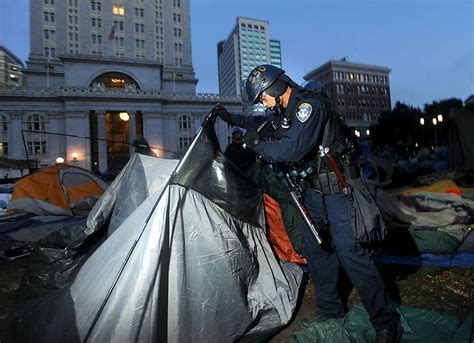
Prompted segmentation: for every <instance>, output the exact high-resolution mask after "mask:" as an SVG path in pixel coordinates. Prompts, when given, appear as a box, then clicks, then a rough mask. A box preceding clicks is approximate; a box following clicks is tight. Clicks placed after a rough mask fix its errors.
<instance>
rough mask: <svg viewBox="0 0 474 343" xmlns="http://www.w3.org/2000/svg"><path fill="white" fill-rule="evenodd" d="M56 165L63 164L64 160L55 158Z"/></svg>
mask: <svg viewBox="0 0 474 343" xmlns="http://www.w3.org/2000/svg"><path fill="white" fill-rule="evenodd" d="M56 163H57V164H61V163H64V158H62V157H61V156H59V157H58V158H56Z"/></svg>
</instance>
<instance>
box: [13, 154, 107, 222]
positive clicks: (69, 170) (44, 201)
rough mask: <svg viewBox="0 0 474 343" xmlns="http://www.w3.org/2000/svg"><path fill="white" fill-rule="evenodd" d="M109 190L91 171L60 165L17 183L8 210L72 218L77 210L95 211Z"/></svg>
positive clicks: (64, 164)
mask: <svg viewBox="0 0 474 343" xmlns="http://www.w3.org/2000/svg"><path fill="white" fill-rule="evenodd" d="M106 188H107V184H105V183H104V182H103V181H101V180H100V179H99V178H98V177H96V176H95V175H93V174H92V173H90V172H89V171H87V170H85V169H82V168H79V167H75V166H70V165H68V164H66V163H61V164H57V165H55V166H50V167H45V168H42V169H40V170H38V171H36V172H34V173H32V174H31V175H28V176H25V177H23V178H22V179H21V180H19V181H17V182H16V184H15V189H14V191H13V195H12V198H11V200H10V202H9V203H8V208H9V209H11V210H19V211H24V212H28V213H35V214H38V215H45V214H54V215H73V214H74V211H73V210H74V209H79V208H81V209H85V208H92V206H93V205H94V203H95V202H96V200H97V199H98V198H99V197H100V196H101V195H102V193H104V191H105V189H106Z"/></svg>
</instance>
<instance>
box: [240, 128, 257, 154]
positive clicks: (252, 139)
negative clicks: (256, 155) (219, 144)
mask: <svg viewBox="0 0 474 343" xmlns="http://www.w3.org/2000/svg"><path fill="white" fill-rule="evenodd" d="M242 140H243V141H244V143H245V145H246V146H247V147H248V148H250V149H253V147H254V146H255V145H257V144H258V143H260V135H259V133H258V131H257V129H248V130H247V132H246V133H245V135H244V136H243V137H242Z"/></svg>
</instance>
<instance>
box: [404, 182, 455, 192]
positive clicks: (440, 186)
mask: <svg viewBox="0 0 474 343" xmlns="http://www.w3.org/2000/svg"><path fill="white" fill-rule="evenodd" d="M451 189H458V186H457V185H456V183H455V182H454V181H453V180H451V179H445V180H441V181H438V182H434V183H432V184H431V185H428V186H423V187H413V188H408V189H404V190H403V191H401V192H400V193H399V194H400V195H410V194H413V193H419V192H434V193H448V190H451Z"/></svg>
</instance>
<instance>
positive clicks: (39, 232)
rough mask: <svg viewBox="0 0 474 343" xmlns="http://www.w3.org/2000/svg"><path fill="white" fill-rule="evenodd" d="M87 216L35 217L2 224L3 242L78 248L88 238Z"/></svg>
mask: <svg viewBox="0 0 474 343" xmlns="http://www.w3.org/2000/svg"><path fill="white" fill-rule="evenodd" d="M86 219H87V216H84V215H77V216H33V217H30V218H26V219H19V220H15V221H9V222H6V223H0V240H1V241H18V242H26V243H39V244H43V245H49V246H52V245H53V246H58V247H67V248H76V247H78V246H80V245H81V244H82V243H83V242H84V240H85V239H86V238H87V237H88V235H87V233H86V231H87V228H86Z"/></svg>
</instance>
